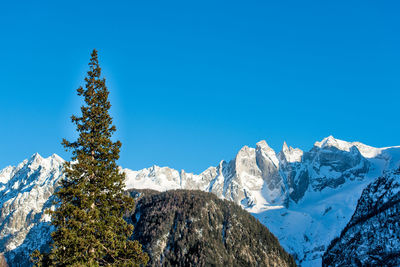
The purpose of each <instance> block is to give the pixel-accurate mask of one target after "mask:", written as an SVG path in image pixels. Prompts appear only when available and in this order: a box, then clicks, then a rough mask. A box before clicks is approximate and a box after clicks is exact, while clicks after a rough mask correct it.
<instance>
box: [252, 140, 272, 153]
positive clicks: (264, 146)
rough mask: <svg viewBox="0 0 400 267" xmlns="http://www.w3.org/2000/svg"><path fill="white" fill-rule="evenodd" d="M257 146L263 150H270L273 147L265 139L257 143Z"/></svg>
mask: <svg viewBox="0 0 400 267" xmlns="http://www.w3.org/2000/svg"><path fill="white" fill-rule="evenodd" d="M256 148H260V149H262V150H265V151H268V150H272V151H273V149H272V148H271V147H270V146H269V145H268V143H267V142H266V141H265V140H261V141H260V142H258V143H257V144H256Z"/></svg>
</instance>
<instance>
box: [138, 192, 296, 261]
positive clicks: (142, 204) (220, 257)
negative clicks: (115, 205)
mask: <svg viewBox="0 0 400 267" xmlns="http://www.w3.org/2000/svg"><path fill="white" fill-rule="evenodd" d="M135 191H136V192H139V194H138V193H136V192H135ZM135 191H133V192H131V194H132V195H133V196H135V197H137V198H138V199H137V207H136V210H135V214H133V215H132V216H131V218H132V223H134V225H135V227H136V231H135V233H134V238H135V239H137V240H139V241H140V243H141V244H143V248H144V250H145V251H146V252H148V254H149V256H150V262H149V265H151V266H296V264H295V261H294V259H293V257H292V256H291V255H289V254H288V253H286V252H285V251H284V250H283V248H282V247H281V246H280V245H279V242H278V240H277V238H276V237H275V236H274V235H272V234H271V233H270V232H269V231H268V229H267V228H266V227H265V226H263V225H262V224H261V223H260V222H259V221H258V220H257V219H255V218H254V217H253V216H251V215H250V214H249V213H248V212H246V211H245V210H243V209H242V208H241V207H240V206H238V205H236V204H234V203H233V202H230V201H223V200H220V199H218V198H217V197H216V196H215V195H213V194H211V193H205V192H202V191H187V190H175V191H167V192H164V193H157V192H154V191H151V190H135Z"/></svg>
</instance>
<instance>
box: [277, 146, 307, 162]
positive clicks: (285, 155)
mask: <svg viewBox="0 0 400 267" xmlns="http://www.w3.org/2000/svg"><path fill="white" fill-rule="evenodd" d="M302 157H303V151H302V150H301V149H299V148H293V147H289V146H288V145H287V144H286V142H283V146H282V151H281V152H280V153H279V158H281V159H282V160H284V161H286V162H289V163H292V162H300V161H301V158H302Z"/></svg>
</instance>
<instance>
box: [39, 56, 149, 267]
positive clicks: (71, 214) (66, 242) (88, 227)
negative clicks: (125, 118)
mask: <svg viewBox="0 0 400 267" xmlns="http://www.w3.org/2000/svg"><path fill="white" fill-rule="evenodd" d="M91 56H92V58H91V60H90V63H89V67H90V70H89V71H88V73H87V77H86V78H85V81H86V87H85V89H84V88H82V87H80V88H78V90H77V92H78V95H79V96H82V97H84V101H85V104H84V105H83V106H82V107H81V112H82V116H81V117H76V116H72V117H71V119H72V122H73V123H74V124H75V125H76V128H77V131H78V133H79V137H78V139H77V140H76V141H74V142H69V141H67V140H65V139H64V140H63V142H62V143H63V145H64V147H65V148H66V149H67V150H72V154H73V156H72V162H66V163H65V166H64V167H65V174H66V178H65V179H63V180H62V182H61V186H60V188H59V190H58V191H57V192H56V193H55V195H56V198H57V202H56V205H57V209H56V210H55V211H52V212H50V213H51V215H52V224H53V225H54V226H55V228H56V230H55V231H54V232H53V233H52V238H53V243H52V246H51V251H50V252H49V253H48V254H44V255H41V254H40V253H38V252H35V253H34V254H33V255H32V257H33V258H34V259H36V265H37V266H41V265H46V266H47V265H50V266H105V265H112V266H139V265H145V264H146V262H147V260H148V256H147V254H145V253H143V252H142V249H141V245H140V244H139V242H137V241H133V240H128V239H129V238H130V237H131V235H132V231H133V226H132V225H130V224H128V223H127V222H126V221H125V220H124V219H123V215H124V214H125V212H126V211H129V210H132V209H133V208H134V200H133V198H131V197H130V196H129V195H127V194H125V193H124V192H123V188H124V180H125V176H124V174H122V173H121V172H120V171H119V170H118V166H117V164H116V160H118V158H119V151H120V147H121V143H120V142H119V141H117V142H113V141H112V140H111V135H112V134H113V132H115V130H116V129H115V126H114V125H112V118H111V117H110V115H109V113H108V111H109V109H110V107H111V104H110V102H109V100H108V94H109V92H108V90H107V87H106V85H105V79H104V78H101V77H100V75H101V69H100V67H99V63H98V59H97V51H96V50H93V53H92V55H91Z"/></svg>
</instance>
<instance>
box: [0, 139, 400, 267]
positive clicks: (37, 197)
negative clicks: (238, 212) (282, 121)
mask: <svg viewBox="0 0 400 267" xmlns="http://www.w3.org/2000/svg"><path fill="white" fill-rule="evenodd" d="M399 160H400V147H389V148H373V147H370V146H367V145H364V144H361V143H358V142H353V143H350V142H345V141H341V140H338V139H335V138H333V137H332V136H330V137H327V138H325V139H323V140H322V141H321V142H316V143H315V145H314V147H313V148H312V149H311V150H310V151H307V152H303V151H301V150H300V149H294V148H292V147H289V146H287V144H286V143H284V145H283V148H282V151H280V152H279V153H276V152H275V151H274V150H273V149H271V148H270V147H269V146H268V144H267V143H266V142H265V141H261V142H258V143H257V144H256V147H255V148H251V147H247V146H244V147H243V148H242V149H241V150H240V151H239V152H238V153H237V155H236V157H235V158H234V159H233V160H231V161H229V162H226V161H221V162H220V163H219V164H218V165H217V166H216V167H210V168H208V169H207V170H205V171H204V172H202V173H201V174H198V175H195V174H192V173H186V172H185V171H183V170H181V171H177V170H174V169H171V168H168V167H158V166H153V167H150V168H146V169H143V170H139V171H132V170H129V169H122V170H123V171H124V172H125V173H126V175H127V180H126V188H127V189H132V188H136V189H146V188H149V189H154V190H159V191H165V190H169V189H199V190H203V191H208V192H212V193H214V194H216V195H217V196H218V197H220V198H224V199H227V200H231V201H234V202H236V203H238V204H240V205H242V207H243V208H245V209H246V210H248V211H249V212H251V213H252V214H253V215H254V216H255V217H256V218H258V219H259V220H260V221H261V222H262V223H263V224H264V225H266V226H267V227H268V228H269V229H270V230H271V231H272V232H273V233H274V234H275V235H276V236H277V237H278V239H279V240H280V242H281V244H282V246H283V247H284V248H285V249H286V250H287V251H289V252H290V253H292V254H294V255H295V256H296V257H297V261H298V263H300V264H301V265H302V266H307V265H312V266H316V265H320V264H321V256H322V254H323V253H324V252H325V250H326V248H327V246H328V244H329V243H330V242H331V241H332V239H334V238H335V237H337V236H339V234H340V232H341V230H342V229H343V228H344V227H345V225H346V224H347V222H348V221H349V220H350V218H351V215H352V214H353V212H354V210H355V208H356V205H357V200H358V199H359V197H360V195H361V192H362V190H363V189H364V188H365V187H366V186H367V185H368V184H369V183H371V182H372V181H374V180H375V178H377V177H378V176H380V175H381V174H382V173H383V171H385V170H391V169H394V168H397V167H398V163H399ZM62 162H63V160H62V159H61V158H59V157H58V156H56V155H53V156H51V157H49V158H46V159H44V158H42V157H40V156H39V155H38V154H36V155H34V156H33V157H32V158H31V159H30V160H26V161H24V162H22V163H21V164H19V165H18V166H17V167H7V168H5V169H3V170H2V171H1V172H0V201H1V203H2V210H1V217H0V249H1V250H0V252H1V251H3V252H5V255H6V257H7V259H8V261H9V262H13V263H14V262H18V261H19V259H18V258H20V257H22V258H23V257H26V255H28V254H29V251H31V250H32V249H33V248H37V247H38V245H44V244H46V242H47V241H48V239H46V238H48V232H49V231H50V230H51V229H50V226H49V224H48V223H46V221H48V219H49V218H48V217H47V215H43V210H44V209H45V208H47V207H49V206H50V203H51V200H50V199H49V198H50V196H51V194H52V192H54V190H55V188H56V186H57V181H58V180H59V179H60V178H61V175H62ZM46 236H47V237H46Z"/></svg>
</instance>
